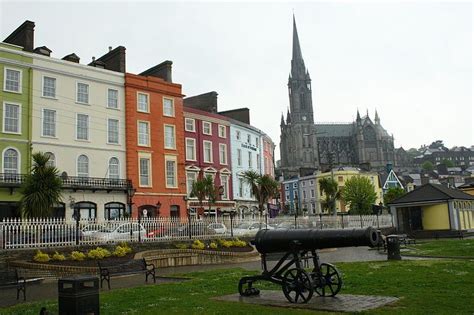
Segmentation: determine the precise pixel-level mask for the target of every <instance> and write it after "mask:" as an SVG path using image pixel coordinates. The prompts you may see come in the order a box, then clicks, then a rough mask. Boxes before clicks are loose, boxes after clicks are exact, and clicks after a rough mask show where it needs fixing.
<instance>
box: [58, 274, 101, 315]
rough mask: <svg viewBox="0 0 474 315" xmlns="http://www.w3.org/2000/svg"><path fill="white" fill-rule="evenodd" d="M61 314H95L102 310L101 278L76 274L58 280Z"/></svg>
mask: <svg viewBox="0 0 474 315" xmlns="http://www.w3.org/2000/svg"><path fill="white" fill-rule="evenodd" d="M58 304H59V305H58V306H59V314H68V315H72V314H77V315H79V314H81V315H82V314H95V315H98V314H99V312H100V305H99V278H97V277H96V276H75V277H68V278H61V279H59V280H58Z"/></svg>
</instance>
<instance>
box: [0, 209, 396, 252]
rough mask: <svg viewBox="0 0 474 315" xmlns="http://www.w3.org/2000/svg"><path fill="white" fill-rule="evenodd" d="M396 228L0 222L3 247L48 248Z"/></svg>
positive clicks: (354, 219)
mask: <svg viewBox="0 0 474 315" xmlns="http://www.w3.org/2000/svg"><path fill="white" fill-rule="evenodd" d="M369 226H372V227H375V228H384V227H392V226H393V221H392V216H391V215H377V216H376V215H362V216H360V215H355V216H350V215H338V216H309V217H298V218H296V219H295V218H294V217H288V216H280V217H276V218H265V217H261V218H259V219H257V220H255V219H254V220H248V219H245V220H242V219H239V218H236V217H234V218H231V217H230V216H223V217H218V218H205V219H200V220H196V219H189V218H142V219H141V220H138V219H124V220H113V221H95V220H94V221H92V220H80V221H79V222H76V221H71V220H65V219H54V218H50V219H26V220H21V219H5V220H3V222H0V248H2V249H21V248H47V247H59V246H74V245H100V244H106V243H117V242H122V241H126V242H157V241H169V240H186V239H211V238H221V237H240V236H253V235H255V234H256V233H257V231H258V230H259V229H262V228H269V229H279V228H288V229H294V228H297V229H303V228H312V229H341V228H342V229H345V228H346V229H347V228H365V227H369Z"/></svg>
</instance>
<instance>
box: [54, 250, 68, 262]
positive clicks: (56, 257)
mask: <svg viewBox="0 0 474 315" xmlns="http://www.w3.org/2000/svg"><path fill="white" fill-rule="evenodd" d="M51 259H52V260H55V261H63V260H66V257H65V256H64V255H63V254H60V253H58V252H54V254H53V256H52V257H51Z"/></svg>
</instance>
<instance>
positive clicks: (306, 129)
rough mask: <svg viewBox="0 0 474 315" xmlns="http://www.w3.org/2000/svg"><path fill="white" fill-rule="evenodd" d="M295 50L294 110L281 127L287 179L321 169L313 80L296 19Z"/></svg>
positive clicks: (291, 85)
mask: <svg viewBox="0 0 474 315" xmlns="http://www.w3.org/2000/svg"><path fill="white" fill-rule="evenodd" d="M292 48H293V49H292V50H293V51H292V60H291V72H290V75H289V77H288V97H289V101H290V108H289V110H288V113H287V116H286V123H285V121H284V119H283V117H282V120H281V124H280V129H281V135H280V155H281V169H282V171H283V173H284V175H285V177H287V176H291V175H297V174H300V173H301V171H300V170H301V169H306V170H308V172H310V171H311V170H315V169H317V168H318V167H319V161H318V147H317V146H318V143H317V138H316V128H315V125H314V115H313V98H312V90H311V77H310V75H309V71H308V70H307V69H306V66H305V64H304V60H303V55H302V53H301V47H300V41H299V38H298V30H297V28H296V21H295V17H294V16H293V47H292Z"/></svg>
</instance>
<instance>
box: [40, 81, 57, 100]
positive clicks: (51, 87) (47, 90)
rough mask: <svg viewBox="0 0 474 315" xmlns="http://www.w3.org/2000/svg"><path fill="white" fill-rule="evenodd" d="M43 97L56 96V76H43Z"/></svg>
mask: <svg viewBox="0 0 474 315" xmlns="http://www.w3.org/2000/svg"><path fill="white" fill-rule="evenodd" d="M43 97H51V98H55V97H56V78H51V77H43Z"/></svg>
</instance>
